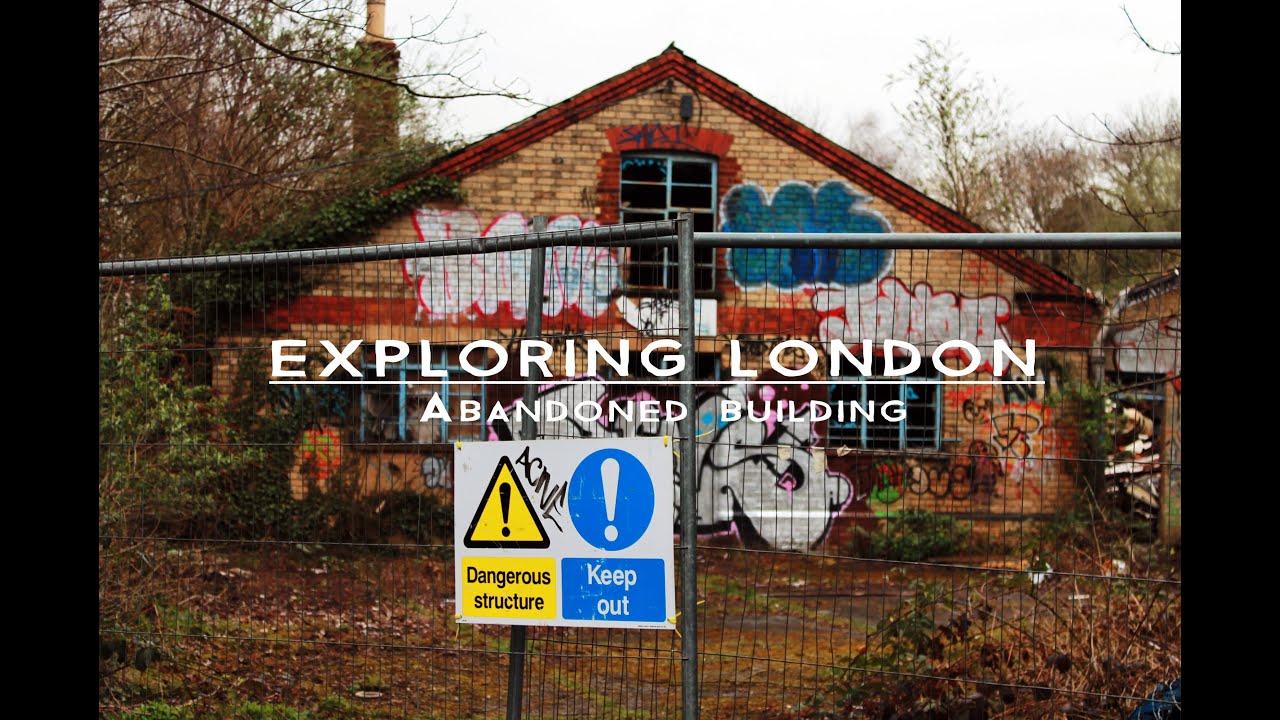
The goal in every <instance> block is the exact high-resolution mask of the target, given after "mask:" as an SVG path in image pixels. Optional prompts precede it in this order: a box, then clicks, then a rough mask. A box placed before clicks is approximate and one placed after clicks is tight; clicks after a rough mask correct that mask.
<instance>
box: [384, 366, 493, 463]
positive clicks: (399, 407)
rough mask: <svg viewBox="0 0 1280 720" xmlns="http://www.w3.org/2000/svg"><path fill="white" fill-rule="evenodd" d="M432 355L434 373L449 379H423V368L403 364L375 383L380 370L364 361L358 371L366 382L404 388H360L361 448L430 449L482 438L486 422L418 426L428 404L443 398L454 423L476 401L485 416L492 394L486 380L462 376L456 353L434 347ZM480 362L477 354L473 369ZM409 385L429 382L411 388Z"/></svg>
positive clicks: (391, 369) (438, 422)
mask: <svg viewBox="0 0 1280 720" xmlns="http://www.w3.org/2000/svg"><path fill="white" fill-rule="evenodd" d="M432 352H433V354H434V355H435V357H433V358H432V360H431V369H433V370H444V371H445V372H446V373H447V377H442V378H424V377H422V372H421V371H422V364H421V363H418V362H409V361H408V360H403V361H401V362H399V363H395V364H391V365H387V371H386V372H387V374H386V376H385V377H382V378H377V377H376V373H377V366H376V365H374V364H373V362H372V361H371V360H370V359H368V358H366V361H365V362H364V363H363V364H362V365H361V368H360V371H361V373H363V374H364V376H365V377H366V378H375V379H380V380H399V381H400V382H399V383H398V384H396V385H361V386H360V408H361V413H360V441H361V442H408V443H432V442H450V441H452V440H464V439H480V438H481V437H483V433H484V422H483V421H481V422H461V421H453V422H450V421H446V420H436V421H430V422H426V423H422V422H419V421H418V419H419V418H420V417H422V413H423V412H424V411H425V410H426V407H427V403H428V402H429V401H430V400H431V398H432V397H434V396H436V395H439V396H440V399H441V400H442V401H443V403H444V406H445V407H446V408H448V409H449V415H450V416H451V417H455V418H456V417H458V416H459V414H460V413H461V408H462V405H461V403H462V401H463V400H478V401H479V402H480V408H481V412H482V413H484V412H487V406H486V403H485V400H486V399H487V397H488V390H489V388H488V384H487V383H486V382H485V379H484V378H477V377H473V376H472V375H471V374H469V373H467V372H466V371H465V370H463V368H462V366H461V365H459V364H458V362H457V352H458V350H457V349H456V348H447V347H446V348H434V347H433V348H432ZM411 357H413V356H411ZM476 357H477V356H476V355H475V354H473V355H472V362H473V364H474V363H477V362H479V361H478V360H477V359H476ZM479 367H482V368H483V367H485V365H483V364H481V365H479ZM406 380H409V381H415V382H422V381H424V380H429V381H431V382H430V383H428V384H417V385H409V384H406V382H405V381H406Z"/></svg>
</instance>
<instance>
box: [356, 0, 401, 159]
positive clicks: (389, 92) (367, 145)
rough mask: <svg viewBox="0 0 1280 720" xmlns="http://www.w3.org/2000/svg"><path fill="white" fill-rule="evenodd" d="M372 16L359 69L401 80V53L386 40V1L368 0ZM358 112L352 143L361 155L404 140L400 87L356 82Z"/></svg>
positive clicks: (359, 47)
mask: <svg viewBox="0 0 1280 720" xmlns="http://www.w3.org/2000/svg"><path fill="white" fill-rule="evenodd" d="M368 7H369V16H368V22H367V23H366V25H365V34H364V37H362V38H360V40H359V42H358V44H357V46H356V48H357V50H358V51H359V52H358V53H357V57H358V60H357V62H358V63H359V64H358V67H359V68H360V69H361V70H363V71H365V72H368V73H372V74H374V75H378V76H381V77H386V78H396V77H399V73H400V51H399V50H397V49H396V44H395V43H394V42H392V41H391V40H389V39H387V37H386V18H387V3H386V0H368ZM355 89H356V92H355V112H354V114H353V117H352V144H353V146H354V149H355V151H356V154H358V155H370V154H373V153H376V152H380V151H385V150H387V149H388V148H391V147H394V146H395V145H396V144H397V143H398V142H399V139H400V113H399V108H398V101H399V98H400V94H401V92H403V91H402V90H401V89H400V88H397V87H395V86H393V85H388V84H386V83H380V82H377V81H375V80H369V79H367V78H356V79H355Z"/></svg>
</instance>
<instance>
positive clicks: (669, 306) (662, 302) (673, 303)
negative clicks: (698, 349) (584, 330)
mask: <svg viewBox="0 0 1280 720" xmlns="http://www.w3.org/2000/svg"><path fill="white" fill-rule="evenodd" d="M615 305H616V306H617V308H618V314H619V315H621V316H622V319H623V320H625V321H626V322H627V324H628V325H630V326H631V327H633V328H635V329H637V330H639V331H640V334H641V335H647V336H657V337H675V336H676V335H679V334H680V301H679V300H676V299H674V298H649V297H646V298H639V299H638V300H633V299H632V298H629V297H625V296H620V297H619V298H618V300H617V302H616V303H615ZM693 317H694V326H693V333H694V334H695V335H697V336H699V337H706V336H710V335H715V334H716V301H715V300H703V299H698V300H694V301H693Z"/></svg>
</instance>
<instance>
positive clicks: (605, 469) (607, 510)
mask: <svg viewBox="0 0 1280 720" xmlns="http://www.w3.org/2000/svg"><path fill="white" fill-rule="evenodd" d="M600 481H601V482H602V483H604V514H605V517H606V518H608V520H609V524H608V525H605V526H604V539H605V540H608V541H609V542H613V541H614V540H617V539H618V528H616V527H614V526H613V516H614V512H615V511H616V509H617V505H618V461H617V460H614V459H613V458H606V459H605V461H604V462H602V463H600Z"/></svg>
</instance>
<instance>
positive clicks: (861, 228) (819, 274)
mask: <svg viewBox="0 0 1280 720" xmlns="http://www.w3.org/2000/svg"><path fill="white" fill-rule="evenodd" d="M870 200H871V198H870V197H868V196H866V195H863V194H860V193H858V192H857V191H855V190H854V189H853V186H851V185H850V184H849V183H847V182H844V181H842V180H828V181H827V182H824V183H822V184H821V185H819V186H817V187H816V188H815V187H814V186H813V185H810V184H809V183H805V182H797V181H792V182H785V183H782V184H781V185H779V186H778V188H777V189H776V190H775V191H774V193H773V194H772V195H768V194H766V193H765V191H764V188H762V187H760V186H759V185H756V184H754V183H748V184H744V185H737V186H734V187H733V188H730V189H729V191H728V192H726V193H725V195H724V198H723V199H722V200H721V202H720V228H721V230H723V231H724V232H772V233H796V232H839V233H851V232H864V233H867V232H869V233H883V232H890V226H889V221H888V220H887V219H886V218H885V217H884V216H883V215H881V214H880V213H878V212H875V211H874V210H869V209H867V208H866V207H865V205H866V204H867V203H868V202H869V201H870ZM892 264H893V251H892V250H841V249H835V248H794V249H793V248H740V249H735V250H732V251H731V252H730V253H729V256H728V265H729V270H730V272H731V273H732V274H733V279H734V282H736V283H737V284H738V286H739V287H742V288H748V289H751V288H760V287H771V288H777V289H781V290H798V289H801V288H808V287H816V286H821V285H844V286H856V285H860V284H862V283H869V282H874V281H875V280H878V279H879V278H881V277H883V276H884V275H885V274H886V273H888V272H889V268H890V267H891V266H892Z"/></svg>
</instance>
